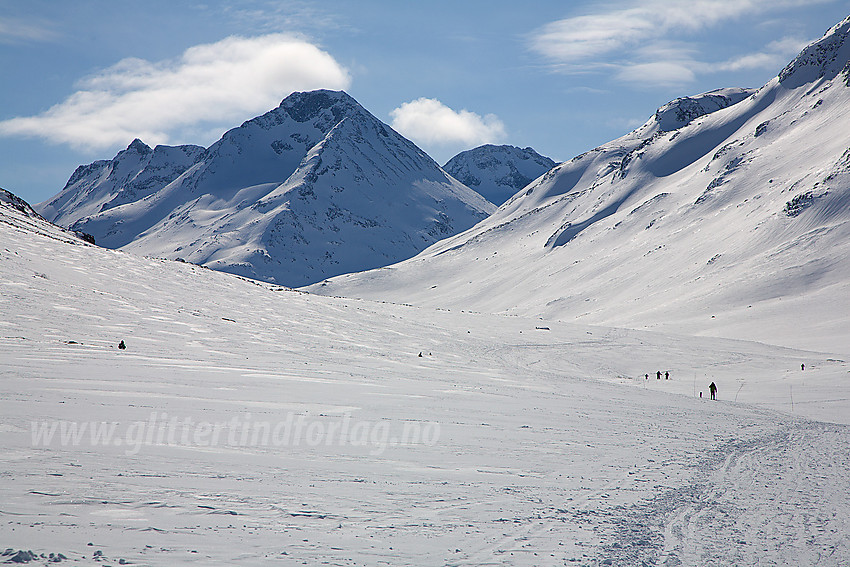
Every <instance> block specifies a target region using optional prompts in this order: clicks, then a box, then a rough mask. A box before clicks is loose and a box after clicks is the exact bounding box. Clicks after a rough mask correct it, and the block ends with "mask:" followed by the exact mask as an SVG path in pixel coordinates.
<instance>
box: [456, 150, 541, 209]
mask: <svg viewBox="0 0 850 567" xmlns="http://www.w3.org/2000/svg"><path fill="white" fill-rule="evenodd" d="M553 167H555V162H554V161H553V160H551V159H549V158H548V157H546V156H542V155H540V154H538V153H537V152H536V151H534V150H533V149H532V148H517V147H516V146H494V145H491V144H487V145H484V146H479V147H477V148H473V149H471V150H467V151H465V152H461V153H459V154H458V155H456V156H455V157H453V158H452V159H450V160H449V161H448V162H446V165H444V166H443V169H445V170H446V171H447V172H449V173H450V174H451V175H452V176H453V177H454V178H455V179H457V180H458V181H460V182H461V183H463V184H464V185H466V186H467V187H472V188H473V189H475V191H477V192H478V193H480V194H481V195H483V196H484V197H485V198H486V199H487V200H488V201H490V202H491V203H495V204H497V205H501V204H502V203H504V202H505V201H507V200H508V199H510V198H511V197H512V196H513V195H514V193H516V192H517V191H519V190H520V189H522V188H523V187H525V186H526V185H528V184H529V183H531V182H532V181H533V180H535V179H537V178H538V177H540V176H541V175H543V174H544V173H546V172H547V171H549V170H550V169H552V168H553Z"/></svg>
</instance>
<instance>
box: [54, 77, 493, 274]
mask: <svg viewBox="0 0 850 567" xmlns="http://www.w3.org/2000/svg"><path fill="white" fill-rule="evenodd" d="M158 152H159V154H162V155H163V157H162V158H161V159H156V156H157V155H158ZM165 152H170V154H169V155H173V154H175V153H180V152H182V154H181V155H180V159H169V158H168V156H165ZM184 158H185V159H184ZM193 160H194V163H191V164H189V162H192V161H193ZM125 163H126V164H127V165H126V166H125V165H124V164H125ZM164 163H165V164H168V165H169V168H164V166H163V164H164ZM153 164H156V166H157V168H158V169H157V170H156V171H164V173H163V174H162V175H159V176H158V177H154V176H153V174H152V173H151V170H152V168H153ZM175 174H178V175H175ZM155 180H158V181H159V183H157V182H154V181H155ZM41 210H42V211H43V212H44V213H45V215H46V216H47V218H48V219H49V220H51V221H53V222H56V223H57V224H60V225H63V226H72V227H73V228H75V229H77V230H82V231H84V232H86V233H89V234H92V235H93V236H94V237H95V238H96V240H97V242H98V244H101V245H103V246H107V247H110V248H122V249H124V250H128V251H133V252H136V253H139V254H146V255H153V256H159V257H164V258H170V259H176V258H181V259H184V260H186V261H189V262H192V263H196V264H200V265H204V266H208V267H210V268H213V269H217V270H223V271H227V272H233V273H237V274H241V275H245V276H250V277H252V278H257V279H261V280H264V281H269V282H275V283H279V284H285V285H291V286H293V285H305V284H308V283H312V282H315V281H319V280H321V279H323V278H325V277H329V276H332V275H337V274H341V273H346V272H351V271H358V270H364V269H369V268H374V267H378V266H383V265H386V264H390V263H393V262H397V261H399V260H402V259H404V258H408V257H410V256H413V255H414V254H416V253H417V252H419V251H421V250H423V249H424V248H426V247H427V246H428V245H430V244H432V243H434V242H436V241H437V240H440V239H441V238H444V237H446V236H450V235H452V234H455V233H457V232H459V231H461V230H464V229H466V228H469V227H470V226H472V225H473V224H474V223H475V222H477V221H479V220H481V219H482V218H484V217H486V216H487V214H489V213H490V212H492V211H493V210H494V207H493V205H492V204H490V203H489V202H487V201H486V200H485V199H484V198H482V197H481V196H480V195H478V194H477V193H475V192H474V191H472V190H470V189H469V188H467V187H465V186H463V185H462V184H460V183H458V182H457V181H456V180H454V179H453V178H451V177H450V176H449V175H447V174H446V173H445V172H444V171H443V170H442V169H440V167H439V166H438V165H437V164H436V163H435V162H434V161H433V160H432V159H431V158H429V157H428V156H427V155H426V154H424V153H423V152H422V151H421V150H420V149H419V148H417V147H416V146H415V145H414V144H413V143H412V142H410V141H408V140H406V139H405V138H403V137H402V136H400V135H399V134H397V133H396V132H395V131H393V130H392V129H391V128H389V127H388V126H386V125H385V124H383V123H381V122H380V121H379V120H377V119H376V118H375V117H374V116H372V115H371V114H369V113H368V112H367V111H366V110H365V109H364V108H363V107H362V106H360V105H359V104H358V103H357V102H356V101H355V100H354V99H352V98H351V97H350V96H348V95H347V94H345V93H342V92H332V91H314V92H308V93H295V94H293V95H291V96H289V97H287V98H286V99H285V100H284V101H283V102H282V103H281V105H280V106H279V107H278V108H276V109H274V110H272V111H270V112H268V113H266V114H264V115H262V116H259V117H257V118H254V119H253V120H249V121H248V122H246V123H244V124H243V125H242V126H240V127H238V128H235V129H233V130H230V131H229V132H227V133H225V134H224V136H223V137H222V138H221V140H219V141H218V142H216V143H215V144H213V145H212V146H211V147H210V148H208V149H207V150H206V151H204V152H203V153H201V154H198V153H197V152H196V151H195V149H194V148H193V147H192V148H189V149H186V147H185V146H181V147H179V148H161V147H157V148H155V149H154V150H152V151H151V150H150V149H149V148H147V146H144V144H142V143H141V142H138V141H136V142H133V144H131V145H130V147H129V148H128V149H127V150H125V151H123V152H121V153H120V154H119V155H118V156H117V157H116V158H115V159H114V160H112V161H111V162H95V163H94V164H92V165H90V166H87V167H85V168H80V169H78V170H77V172H76V173H75V174H74V176H72V178H71V180H69V182H68V185H67V186H66V188H65V189H64V190H63V191H62V192H61V193H60V194H59V195H58V196H57V197H55V198H54V199H51V200H50V201H48V202H46V203H44V204H42V205H41Z"/></svg>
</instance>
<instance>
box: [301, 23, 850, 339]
mask: <svg viewBox="0 0 850 567" xmlns="http://www.w3.org/2000/svg"><path fill="white" fill-rule="evenodd" d="M848 34H850V18H848V19H847V20H845V21H844V22H842V23H841V24H839V25H837V26H835V27H834V28H832V29H831V30H830V31H829V32H828V33H827V34H826V35H825V36H824V37H823V38H822V39H821V40H818V41H816V42H814V43H813V44H811V45H810V46H809V47H807V48H806V49H805V50H803V52H802V53H801V54H800V55H799V57H797V58H796V59H795V60H794V61H793V62H792V63H790V64H789V65H788V66H787V67H786V68H785V70H783V71H782V72H781V73H780V74H779V75H778V76H777V77H775V78H774V79H773V80H771V81H770V82H768V83H767V84H766V85H764V86H763V87H761V88H760V89H758V90H750V89H723V90H720V91H712V92H709V93H705V94H702V95H697V96H694V97H685V98H681V99H677V100H675V101H673V102H671V103H669V104H667V105H665V106H664V107H662V108H660V109H658V111H657V112H656V113H655V114H654V115H653V116H652V117H651V118H650V119H649V120H648V121H647V123H646V124H644V125H643V126H641V127H640V128H638V129H637V130H635V131H634V132H631V133H629V134H627V135H625V136H623V137H621V138H619V139H617V140H614V141H612V142H609V143H607V144H604V145H602V146H600V147H598V148H595V149H593V150H590V151H588V152H586V153H584V154H582V155H580V156H577V157H575V158H573V159H572V160H570V161H568V162H565V163H563V164H560V165H558V166H557V167H555V168H554V169H552V170H551V171H549V172H548V173H546V174H545V175H543V176H542V177H540V178H539V179H537V180H536V181H535V182H534V183H532V184H530V185H529V186H528V187H526V189H525V190H524V191H523V192H522V193H520V194H518V195H516V196H515V197H514V198H513V199H511V200H510V201H508V202H507V203H505V204H504V205H503V206H502V207H501V208H500V209H499V210H498V211H497V212H496V213H495V214H493V215H492V216H491V217H490V218H488V219H487V220H486V221H484V222H482V223H479V224H478V225H477V226H475V227H474V228H473V229H471V230H468V231H466V232H464V233H463V234H460V235H457V236H455V237H452V238H449V239H447V240H445V241H443V242H440V243H438V244H436V245H434V246H432V247H431V248H429V249H428V250H426V251H425V252H423V253H422V254H420V255H419V256H417V257H415V258H412V259H410V260H408V261H405V262H402V263H400V264H398V265H395V266H390V267H387V268H385V269H383V270H379V271H373V272H367V273H364V274H352V275H349V276H342V277H339V278H335V279H333V280H331V281H330V282H326V283H323V284H321V285H317V286H313V287H312V288H311V289H313V290H315V291H316V292H319V293H328V294H333V295H346V296H358V297H367V298H380V299H384V300H391V301H398V302H407V303H414V304H419V305H425V306H436V307H449V308H463V309H474V310H480V311H489V312H499V311H505V312H510V313H517V314H523V315H534V316H544V317H550V318H551V317H557V318H565V319H578V320H580V321H583V322H587V323H593V324H604V325H612V326H620V327H639V328H643V327H649V328H661V329H668V330H671V331H676V332H679V331H683V332H687V333H692V334H693V333H698V334H707V335H717V336H727V337H736V338H747V339H755V340H761V341H764V342H773V343H775V344H784V345H789V346H806V347H811V348H820V349H827V348H830V347H833V348H835V349H837V350H838V351H839V352H840V351H842V350H845V349H846V345H847V344H850V342H848V341H850V325H848V321H847V317H848V314H850V264H848V261H847V259H848V258H850V128H848V123H847V115H848V113H850V38H848ZM801 328H804V329H805V332H803V333H801V332H800V330H801Z"/></svg>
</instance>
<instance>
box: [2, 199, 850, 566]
mask: <svg viewBox="0 0 850 567" xmlns="http://www.w3.org/2000/svg"><path fill="white" fill-rule="evenodd" d="M0 242H2V245H1V246H0V302H2V303H0V310H2V313H3V317H2V318H0V360H2V361H3V379H2V380H0V454H2V455H3V467H2V471H1V472H0V476H1V477H2V482H0V542H2V544H3V546H2V547H3V548H5V549H8V550H9V553H7V554H6V555H4V556H3V558H6V557H8V558H10V559H11V558H13V557H17V558H19V559H21V560H23V559H30V560H31V563H32V562H33V561H35V562H37V563H35V564H43V563H48V562H49V561H50V560H51V556H50V554H53V558H59V556H60V555H61V556H62V557H64V558H65V559H66V560H67V561H69V562H73V563H74V564H77V563H79V564H101V565H122V564H133V565H153V566H170V567H172V566H175V565H189V564H191V565H231V566H233V565H236V566H240V565H245V566H248V565H258V566H259V565H268V564H270V563H280V564H284V565H288V564H308V565H319V564H336V565H355V564H358V565H377V564H381V563H385V564H389V565H416V566H421V565H483V564H490V565H511V566H515V565H529V566H531V565H562V564H567V565H584V566H588V567H590V566H598V565H643V564H647V565H680V564H681V565H751V564H771V565H815V564H817V565H836V566H837V565H846V564H848V562H850V536H848V534H850V529H848V528H850V526H848V525H847V518H850V502H849V501H848V498H850V496H848V491H847V490H846V482H847V480H846V479H847V478H848V475H850V463H848V455H850V451H848V448H850V433H848V429H847V426H843V425H825V424H818V423H814V422H811V421H808V420H807V419H805V418H804V417H803V416H808V417H813V418H826V419H832V420H844V421H846V420H847V417H848V415H850V411H848V409H850V408H848V402H847V400H848V396H847V385H846V384H847V376H848V370H850V366H848V364H847V362H842V361H841V360H839V359H836V358H833V357H830V356H827V355H823V354H818V353H812V352H804V351H800V350H792V349H786V348H777V347H770V346H766V345H762V344H758V343H751V342H744V341H730V340H721V339H712V338H695V337H685V336H675V335H663V334H658V333H653V332H647V331H630V330H625V329H615V328H604V327H593V326H582V325H572V324H565V323H562V322H558V321H550V320H540V319H526V318H521V317H506V316H494V315H484V314H476V313H469V312H460V311H445V310H434V309H420V308H413V307H408V306H403V305H392V304H382V303H372V302H367V301H361V300H349V299H340V298H327V297H320V296H315V295H309V294H305V293H300V292H297V291H293V290H290V289H286V288H282V287H279V286H275V285H271V284H265V283H260V282H256V281H248V280H245V279H243V278H239V277H236V276H233V275H229V274H222V273H218V272H215V271H212V270H207V269H204V268H201V267H199V266H194V265H191V264H186V263H179V262H173V261H166V260H155V259H148V258H139V257H135V256H133V255H131V254H129V253H125V252H122V251H115V250H107V249H103V248H99V247H95V246H89V245H85V244H84V243H80V242H79V241H76V244H75V239H73V237H70V236H69V235H68V233H67V232H65V231H63V230H61V229H59V228H57V227H55V226H52V225H50V224H49V223H47V222H46V221H44V220H42V219H38V218H33V217H31V216H29V215H28V214H26V213H25V212H24V211H21V210H20V209H18V208H16V207H14V206H13V205H12V204H10V203H8V202H6V201H2V202H0ZM567 246H569V244H568V245H567ZM119 341H121V342H123V344H124V345H125V346H126V348H125V349H123V350H121V349H119V348H118V344H119ZM801 361H802V362H805V364H806V369H805V371H801V370H800V363H801ZM657 369H659V370H663V371H669V372H670V377H669V379H664V378H661V379H656V378H655V377H652V378H649V379H647V378H646V377H645V374H646V373H654V371H656V370H657ZM710 381H714V382H716V383H717V384H718V385H719V398H720V399H719V400H718V401H710V400H708V399H706V398H700V397H699V395H698V393H699V391H705V390H706V387H707V384H708V383H709V382H710ZM753 403H755V404H757V405H752V404H753ZM792 411H793V413H791V412H792ZM30 551H32V553H30ZM4 553H5V552H4ZM63 562H64V560H63Z"/></svg>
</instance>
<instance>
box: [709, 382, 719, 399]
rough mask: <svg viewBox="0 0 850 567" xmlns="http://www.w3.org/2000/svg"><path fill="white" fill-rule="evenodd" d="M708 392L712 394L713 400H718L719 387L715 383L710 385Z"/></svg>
mask: <svg viewBox="0 0 850 567" xmlns="http://www.w3.org/2000/svg"><path fill="white" fill-rule="evenodd" d="M708 391H709V393H710V394H711V399H712V400H714V399H716V398H715V396H716V394H717V385H716V384H715V383H714V382H712V383H711V384H709V385H708Z"/></svg>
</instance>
